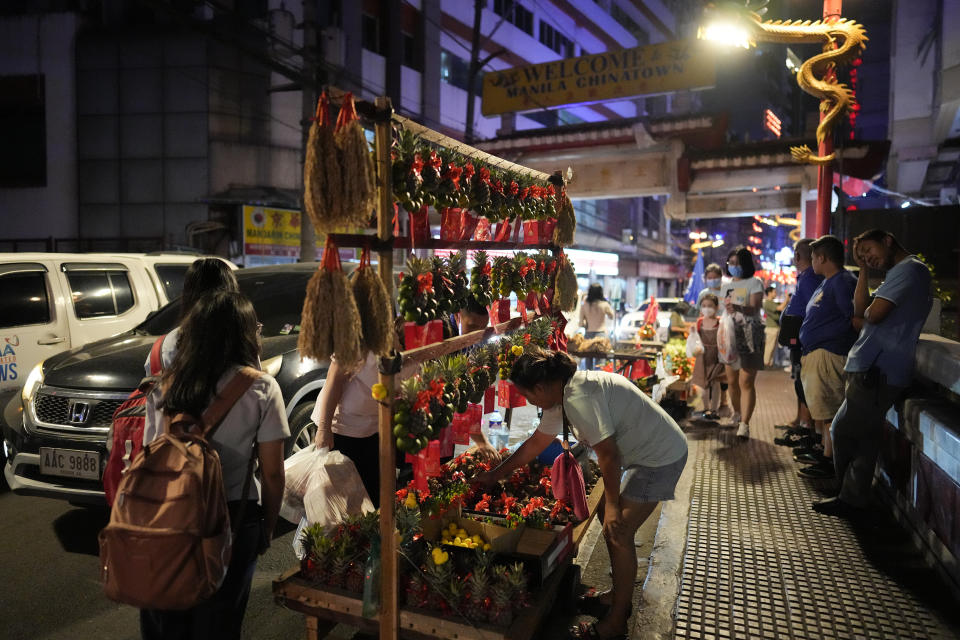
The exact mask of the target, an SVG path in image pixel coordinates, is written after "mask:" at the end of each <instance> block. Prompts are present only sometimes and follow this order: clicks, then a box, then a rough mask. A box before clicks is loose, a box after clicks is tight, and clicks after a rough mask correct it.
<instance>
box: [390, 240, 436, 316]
mask: <svg viewBox="0 0 960 640" xmlns="http://www.w3.org/2000/svg"><path fill="white" fill-rule="evenodd" d="M432 266H433V265H432V264H431V263H430V261H428V260H424V259H422V258H418V257H416V256H410V258H409V259H408V260H407V271H406V273H401V274H400V286H399V288H398V289H397V299H398V301H399V303H400V313H401V314H403V319H404V320H405V321H407V322H416V323H417V324H420V325H423V324H426V323H427V322H429V321H430V320H435V319H436V318H437V315H438V313H439V309H438V306H437V298H436V294H435V290H434V282H433V271H432Z"/></svg>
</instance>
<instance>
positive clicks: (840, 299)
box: [793, 236, 857, 480]
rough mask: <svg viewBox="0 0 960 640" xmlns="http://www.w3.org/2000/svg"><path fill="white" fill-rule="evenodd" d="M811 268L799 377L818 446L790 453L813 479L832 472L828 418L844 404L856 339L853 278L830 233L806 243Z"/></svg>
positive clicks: (834, 238)
mask: <svg viewBox="0 0 960 640" xmlns="http://www.w3.org/2000/svg"><path fill="white" fill-rule="evenodd" d="M810 251H811V261H812V264H813V270H814V272H815V273H816V274H817V275H820V276H823V278H824V280H823V282H821V283H820V286H819V287H817V289H816V291H814V292H813V295H812V296H811V297H810V302H808V303H807V313H806V315H805V316H804V318H803V324H802V325H801V326H800V347H801V350H802V352H803V357H802V358H801V363H802V364H801V366H800V378H801V381H802V383H803V394H804V397H805V398H806V400H807V407H808V408H809V409H810V416H811V417H812V418H813V420H814V428H815V429H816V431H817V433H818V434H820V436H821V438H822V442H823V445H822V447H821V446H819V445H815V446H812V447H810V448H809V449H807V450H806V451H801V450H799V449H794V454H793V458H794V460H796V461H797V462H800V463H804V464H807V463H809V464H810V466H807V467H801V468H800V469H799V470H797V473H798V474H799V475H801V476H803V477H805V478H814V479H818V480H822V479H829V478H832V477H833V476H834V466H833V446H832V442H831V439H830V422H831V421H832V420H833V417H834V416H835V415H836V414H837V411H838V410H839V409H840V406H841V405H842V404H843V399H844V396H843V384H844V380H845V375H844V371H843V367H844V364H845V363H846V361H847V352H848V351H850V347H852V346H853V343H854V341H855V340H856V339H857V331H856V329H854V328H853V322H852V320H853V292H854V289H856V287H857V279H856V278H855V277H854V276H853V274H852V273H850V272H849V271H847V270H846V269H844V268H843V243H842V242H840V240H838V239H837V238H836V237H835V236H823V237H822V238H820V239H819V240H816V241H815V242H813V243H812V244H811V245H810Z"/></svg>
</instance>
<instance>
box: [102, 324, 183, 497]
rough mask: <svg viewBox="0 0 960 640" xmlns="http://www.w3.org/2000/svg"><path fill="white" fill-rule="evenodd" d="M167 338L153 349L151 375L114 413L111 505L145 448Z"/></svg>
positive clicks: (106, 485) (106, 483)
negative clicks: (149, 401) (149, 404)
mask: <svg viewBox="0 0 960 640" xmlns="http://www.w3.org/2000/svg"><path fill="white" fill-rule="evenodd" d="M166 337H167V336H166V335H162V336H160V337H159V338H157V341H156V342H154V343H153V348H152V349H150V376H149V377H147V378H144V379H143V380H142V381H141V382H140V386H139V387H137V388H136V389H134V390H133V392H131V393H130V395H129V396H127V399H126V400H124V401H123V404H121V405H120V406H119V407H117V410H116V411H114V412H113V421H112V423H111V425H110V436H109V437H108V438H107V444H108V445H109V446H110V457H109V458H107V465H106V466H105V467H104V469H103V491H104V493H106V495H107V505H109V506H111V507H112V506H113V501H114V500H115V499H116V496H117V487H119V486H120V479H121V478H122V477H123V474H124V473H125V472H126V470H127V469H129V468H130V465H131V463H133V459H134V458H136V457H137V454H138V453H140V451H141V450H142V449H143V428H144V426H145V425H146V423H147V396H148V395H149V394H150V391H151V390H152V389H153V386H154V385H155V384H156V382H157V378H158V376H159V375H160V373H161V372H162V371H163V360H162V358H161V349H162V348H163V340H164V338H166Z"/></svg>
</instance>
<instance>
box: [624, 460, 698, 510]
mask: <svg viewBox="0 0 960 640" xmlns="http://www.w3.org/2000/svg"><path fill="white" fill-rule="evenodd" d="M686 464H687V454H686V453H685V454H683V457H682V458H680V459H679V460H677V461H676V462H671V463H670V464H667V465H664V466H662V467H644V466H641V465H631V466H629V467H627V468H626V469H625V470H624V472H623V475H622V476H620V495H621V496H623V497H624V498H627V499H628V500H633V501H634V502H661V501H663V500H673V490H674V489H676V488H677V482H678V481H679V480H680V474H681V473H683V468H684V467H685V466H686Z"/></svg>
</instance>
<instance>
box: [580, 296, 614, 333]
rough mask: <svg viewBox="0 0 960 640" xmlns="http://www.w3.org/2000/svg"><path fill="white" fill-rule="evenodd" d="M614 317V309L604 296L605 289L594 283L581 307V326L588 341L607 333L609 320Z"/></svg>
mask: <svg viewBox="0 0 960 640" xmlns="http://www.w3.org/2000/svg"><path fill="white" fill-rule="evenodd" d="M612 317H613V307H611V306H610V303H609V302H607V299H606V298H605V297H604V295H603V287H602V286H600V284H598V283H596V282H594V283H593V284H592V285H590V288H589V289H587V299H586V300H584V302H583V306H581V307H580V326H581V327H583V328H584V330H585V331H586V335H585V336H584V337H585V338H587V339H588V340H589V339H590V338H597V337H599V336H602V335H606V333H607V318H612Z"/></svg>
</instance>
